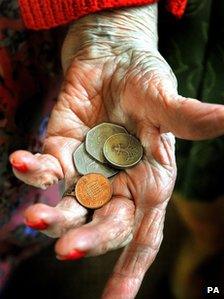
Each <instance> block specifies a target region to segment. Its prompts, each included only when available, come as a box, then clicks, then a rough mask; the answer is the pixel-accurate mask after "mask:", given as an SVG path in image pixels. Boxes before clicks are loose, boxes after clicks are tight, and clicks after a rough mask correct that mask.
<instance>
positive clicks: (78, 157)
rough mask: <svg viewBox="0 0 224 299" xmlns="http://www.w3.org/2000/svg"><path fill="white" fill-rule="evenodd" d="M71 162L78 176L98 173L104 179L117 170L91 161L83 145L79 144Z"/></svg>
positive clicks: (93, 160)
mask: <svg viewBox="0 0 224 299" xmlns="http://www.w3.org/2000/svg"><path fill="white" fill-rule="evenodd" d="M73 161H74V164H75V167H76V169H77V171H78V172H79V174H81V175H85V174H89V173H93V172H94V173H100V174H102V175H104V176H105V177H107V178H109V177H111V176H113V175H115V174H116V173H118V170H116V169H113V168H112V167H110V166H107V165H104V164H102V163H100V162H98V161H96V160H95V159H93V158H92V157H91V156H90V155H89V154H88V153H87V152H86V150H85V145H84V143H82V144H80V146H79V147H78V148H77V149H76V150H75V151H74V153H73Z"/></svg>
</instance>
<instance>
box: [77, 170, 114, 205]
mask: <svg viewBox="0 0 224 299" xmlns="http://www.w3.org/2000/svg"><path fill="white" fill-rule="evenodd" d="M75 195H76V199H77V200H78V201H79V203H80V204H81V205H83V206H84V207H86V208H90V209H96V208H100V207H102V206H103V205H105V204H106V203H107V202H108V201H109V200H110V199H111V196H112V186H111V184H110V181H109V180H108V179H107V178H106V177H105V176H103V175H102V174H99V173H89V174H86V175H84V176H83V177H81V178H80V179H79V180H78V182H77V184H76V187H75Z"/></svg>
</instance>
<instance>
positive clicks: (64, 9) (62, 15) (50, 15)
mask: <svg viewBox="0 0 224 299" xmlns="http://www.w3.org/2000/svg"><path fill="white" fill-rule="evenodd" d="M158 1H159V0H19V5H20V10H21V14H22V18H23V21H24V23H25V26H26V27H27V28H30V29H36V30H38V29H49V28H53V27H56V26H58V25H62V24H66V23H69V22H71V21H74V20H76V19H79V18H81V17H83V16H85V15H88V14H91V13H95V12H98V11H101V10H105V9H112V8H119V7H127V6H140V5H147V4H152V3H155V2H158ZM186 3H187V0H168V10H169V11H171V12H172V13H173V14H174V15H176V16H178V17H180V16H181V15H182V14H183V12H184V9H185V6H186Z"/></svg>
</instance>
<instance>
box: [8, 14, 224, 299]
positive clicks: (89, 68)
mask: <svg viewBox="0 0 224 299" xmlns="http://www.w3.org/2000/svg"><path fill="white" fill-rule="evenodd" d="M91 22H92V20H91ZM75 40H76V38H75V37H74V32H73V30H71V31H70V33H69V34H68V37H67V39H66V41H65V44H64V47H63V53H62V60H63V66H64V70H65V81H64V84H63V86H62V89H61V92H60V95H59V98H58V102H57V104H56V106H55V107H54V109H53V112H52V115H51V118H50V121H49V125H48V130H47V137H46V139H45V141H44V147H43V154H36V155H32V154H31V153H29V152H25V151H17V152H15V153H13V154H12V155H11V157H10V160H11V161H12V160H13V161H16V162H17V163H20V164H26V166H27V168H28V169H29V170H28V172H26V173H24V172H23V173H22V172H20V171H18V170H16V169H15V168H14V169H13V170H14V173H15V175H16V176H17V177H18V178H19V179H21V180H23V181H24V182H25V183H27V184H30V185H34V186H36V187H40V188H43V189H44V188H47V187H48V186H50V185H52V184H54V183H56V182H58V180H62V179H65V183H66V185H67V187H68V186H70V185H71V184H72V182H73V181H74V178H75V177H76V178H77V176H78V174H77V173H76V172H75V169H74V166H73V163H72V152H73V151H74V150H75V149H76V148H77V146H78V145H79V144H80V142H83V141H84V138H85V134H86V132H87V131H88V130H89V129H90V128H92V127H93V126H95V125H96V124H99V123H102V122H111V123H116V124H119V125H122V126H124V127H126V128H127V130H128V131H129V132H130V133H132V134H134V135H135V136H137V137H138V138H139V139H140V140H141V142H142V144H143V146H144V157H143V159H142V161H141V162H140V163H139V164H138V165H137V166H135V167H133V168H131V169H127V170H124V171H121V172H120V173H119V174H118V175H116V176H115V177H114V179H113V180H112V186H113V197H112V200H111V201H110V202H109V203H108V204H106V205H105V206H103V207H102V208H100V209H98V210H96V211H95V212H94V214H93V220H92V221H91V222H89V223H88V224H85V222H86V217H87V211H86V209H85V208H84V207H82V206H80V205H79V204H78V203H77V202H76V201H75V200H74V198H72V197H69V196H67V197H64V198H63V199H62V201H61V202H60V203H59V204H58V206H57V207H55V208H52V207H48V206H46V205H43V204H36V205H33V206H31V207H29V208H28V210H27V211H26V213H25V218H26V220H27V221H28V222H33V223H35V221H36V222H38V221H39V220H40V219H41V220H44V222H45V223H47V224H48V227H47V229H45V230H43V233H45V234H47V235H49V236H52V237H59V240H58V241H57V243H56V248H55V250H56V254H57V255H58V256H59V257H64V256H66V255H68V254H69V253H70V252H71V251H72V250H74V249H78V250H80V251H83V252H86V253H87V255H89V256H90V255H99V254H102V253H105V252H107V251H108V250H112V249H115V248H119V247H122V246H125V248H124V251H123V253H122V255H121V257H120V259H119V260H118V262H117V264H116V266H115V268H114V271H113V274H112V276H111V278H110V280H109V282H108V284H107V286H106V288H105V290H104V293H103V298H107V299H108V298H117V299H119V298H125V299H131V298H134V297H135V295H136V294H137V291H138V289H139V287H140V285H141V282H142V279H143V276H144V274H145V272H146V271H147V269H148V268H149V266H150V265H151V263H152V262H153V260H154V258H155V256H156V254H157V252H158V250H159V247H160V244H161V241H162V236H163V224H164V218H165V210H166V206H167V203H168V200H169V199H170V197H171V194H172V191H173V187H174V183H175V178H176V165H175V154H174V143H175V141H174V135H175V136H178V137H180V138H185V139H192V140H199V139H206V138H211V137H214V136H218V135H221V134H223V131H224V126H223V123H224V108H223V107H222V106H220V105H209V104H203V103H201V102H199V101H197V100H194V99H187V98H184V97H181V96H179V95H178V94H177V91H176V81H175V77H174V75H173V74H172V71H171V69H170V67H169V66H168V65H167V63H166V62H165V61H164V59H163V58H162V57H161V56H160V54H159V53H158V51H157V50H156V49H155V48H151V49H150V50H148V51H147V50H144V51H143V50H142V49H139V48H138V47H137V46H136V47H134V46H133V44H132V45H131V46H130V47H127V48H126V49H124V50H122V49H120V48H116V49H114V48H110V51H109V50H107V49H105V48H106V47H105V45H106V44H105V43H102V44H101V43H97V46H96V47H95V46H94V42H92V44H89V43H83V46H82V47H74V43H75Z"/></svg>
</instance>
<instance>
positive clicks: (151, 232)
mask: <svg viewBox="0 0 224 299" xmlns="http://www.w3.org/2000/svg"><path fill="white" fill-rule="evenodd" d="M141 215H142V211H139V215H137V219H138V221H140V224H139V225H138V228H137V230H136V232H135V234H134V238H133V240H132V241H131V243H130V244H129V245H128V246H127V247H126V248H125V250H124V252H123V253H122V255H121V257H120V258H119V260H118V262H117V264H116V266H115V269H114V271H113V274H112V276H111V278H110V279H109V281H108V283H107V286H106V288H105V291H104V293H103V296H102V298H103V299H112V298H116V299H133V298H135V296H136V294H137V292H138V290H139V287H140V285H141V282H142V280H143V277H144V275H145V273H146V271H147V269H148V268H149V266H150V265H151V264H152V262H153V261H154V259H155V256H156V254H157V252H158V250H159V247H160V244H161V242H162V236H163V234H162V231H163V222H164V211H162V210H157V209H154V210H152V211H151V212H150V213H148V214H145V215H144V216H141Z"/></svg>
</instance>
